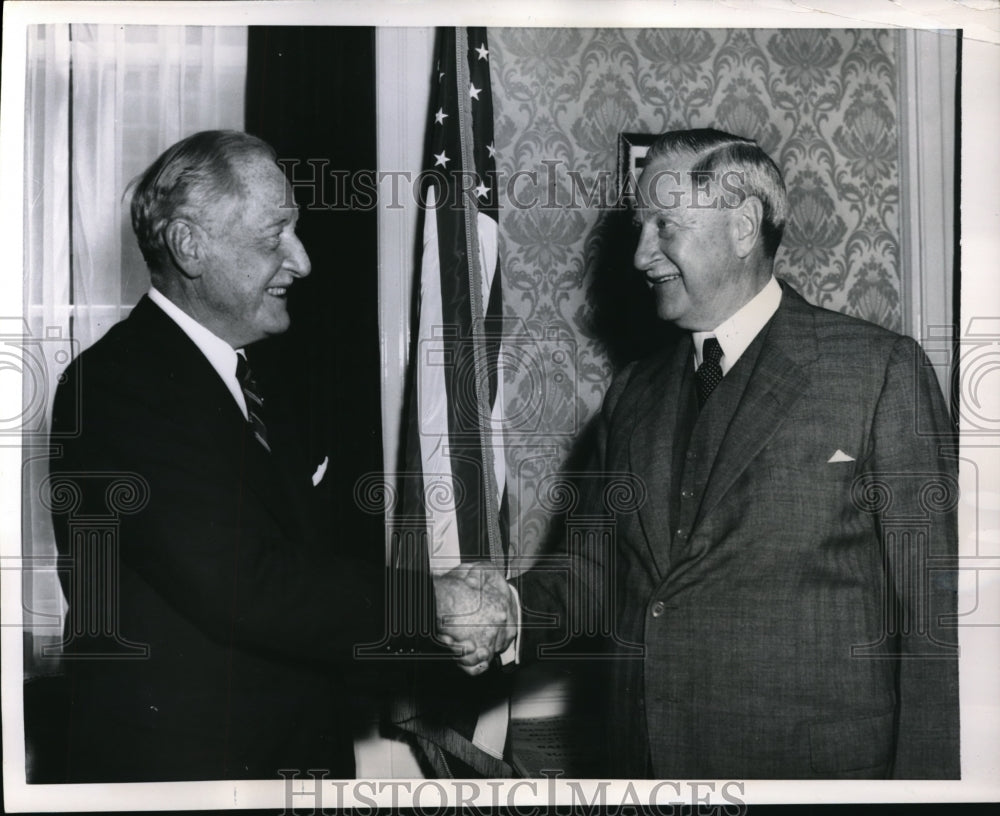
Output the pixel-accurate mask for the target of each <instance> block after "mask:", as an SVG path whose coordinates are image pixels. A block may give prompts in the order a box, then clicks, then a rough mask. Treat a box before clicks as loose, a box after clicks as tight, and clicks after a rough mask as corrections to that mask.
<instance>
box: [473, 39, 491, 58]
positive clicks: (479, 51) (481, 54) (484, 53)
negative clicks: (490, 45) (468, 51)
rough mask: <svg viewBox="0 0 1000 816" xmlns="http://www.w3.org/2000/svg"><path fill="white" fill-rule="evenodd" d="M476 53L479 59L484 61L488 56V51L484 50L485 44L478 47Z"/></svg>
mask: <svg viewBox="0 0 1000 816" xmlns="http://www.w3.org/2000/svg"><path fill="white" fill-rule="evenodd" d="M476 53H477V54H479V59H486V58H487V57H488V56H489V55H490V52H489V50H487V48H486V43H483V44H482V45H480V46H479V48H477V49H476Z"/></svg>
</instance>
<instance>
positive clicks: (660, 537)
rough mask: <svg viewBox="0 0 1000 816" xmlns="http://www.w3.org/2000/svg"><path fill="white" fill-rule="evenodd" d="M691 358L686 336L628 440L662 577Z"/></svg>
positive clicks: (655, 379) (644, 400) (653, 382)
mask: <svg viewBox="0 0 1000 816" xmlns="http://www.w3.org/2000/svg"><path fill="white" fill-rule="evenodd" d="M691 354H692V344H691V338H690V336H685V337H683V338H682V339H681V340H679V341H678V342H677V344H676V345H675V346H674V348H673V349H672V350H671V351H669V352H667V356H666V359H665V361H664V364H663V365H660V366H657V367H656V368H655V369H654V370H653V371H652V372H651V374H650V378H649V382H648V384H647V387H646V390H645V392H644V393H643V395H642V396H641V397H640V399H639V402H638V405H637V406H636V415H635V416H636V420H635V424H634V425H633V429H632V434H631V436H630V438H629V469H630V471H631V472H632V473H638V474H642V475H643V477H644V478H645V479H646V490H647V500H646V502H645V503H643V504H642V506H641V507H640V508H639V520H640V523H641V524H642V529H643V533H644V534H645V539H646V545H647V547H648V548H649V555H650V559H651V560H652V561H653V563H654V564H655V565H656V568H657V570H658V571H659V572H660V575H661V577H662V576H663V575H665V574H666V573H667V571H668V570H669V568H670V548H669V546H667V543H668V542H669V540H670V531H671V529H672V525H671V518H670V515H671V514H670V497H671V495H672V490H673V485H672V484H671V481H672V479H671V469H672V464H673V455H674V429H675V428H676V425H677V413H678V409H679V406H680V400H679V396H680V392H681V382H682V380H683V376H684V367H685V366H686V365H690V364H691ZM656 542H659V543H656Z"/></svg>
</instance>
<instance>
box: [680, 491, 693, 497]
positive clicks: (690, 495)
mask: <svg viewBox="0 0 1000 816" xmlns="http://www.w3.org/2000/svg"><path fill="white" fill-rule="evenodd" d="M693 495H694V492H693V491H691V490H682V491H681V498H682V499H690V498H691V497H692V496H693Z"/></svg>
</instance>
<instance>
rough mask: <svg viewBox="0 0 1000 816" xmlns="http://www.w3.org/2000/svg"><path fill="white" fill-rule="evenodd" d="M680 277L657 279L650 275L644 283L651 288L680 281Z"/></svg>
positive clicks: (670, 276)
mask: <svg viewBox="0 0 1000 816" xmlns="http://www.w3.org/2000/svg"><path fill="white" fill-rule="evenodd" d="M680 277H681V276H680V275H660V276H658V277H655V278H654V277H653V276H652V275H647V276H646V282H647V283H649V284H650V285H652V286H658V285H659V284H662V283H669V282H670V281H675V280H680Z"/></svg>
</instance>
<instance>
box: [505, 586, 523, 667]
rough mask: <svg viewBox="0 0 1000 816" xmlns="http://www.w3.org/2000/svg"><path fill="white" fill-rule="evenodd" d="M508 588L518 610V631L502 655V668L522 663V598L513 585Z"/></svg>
mask: <svg viewBox="0 0 1000 816" xmlns="http://www.w3.org/2000/svg"><path fill="white" fill-rule="evenodd" d="M507 586H508V587H510V594H511V595H513V596H514V606H515V608H516V609H517V621H516V626H517V631H516V633H515V634H514V639H513V640H512V641H511V642H510V645H509V646H508V647H507V648H506V649H504V650H503V652H501V653H500V665H501V666H510V665H517V664H519V663H520V662H521V596H520V595H519V594H518V591H517V590H516V589H515V588H514V585H513V584H508V585H507Z"/></svg>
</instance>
